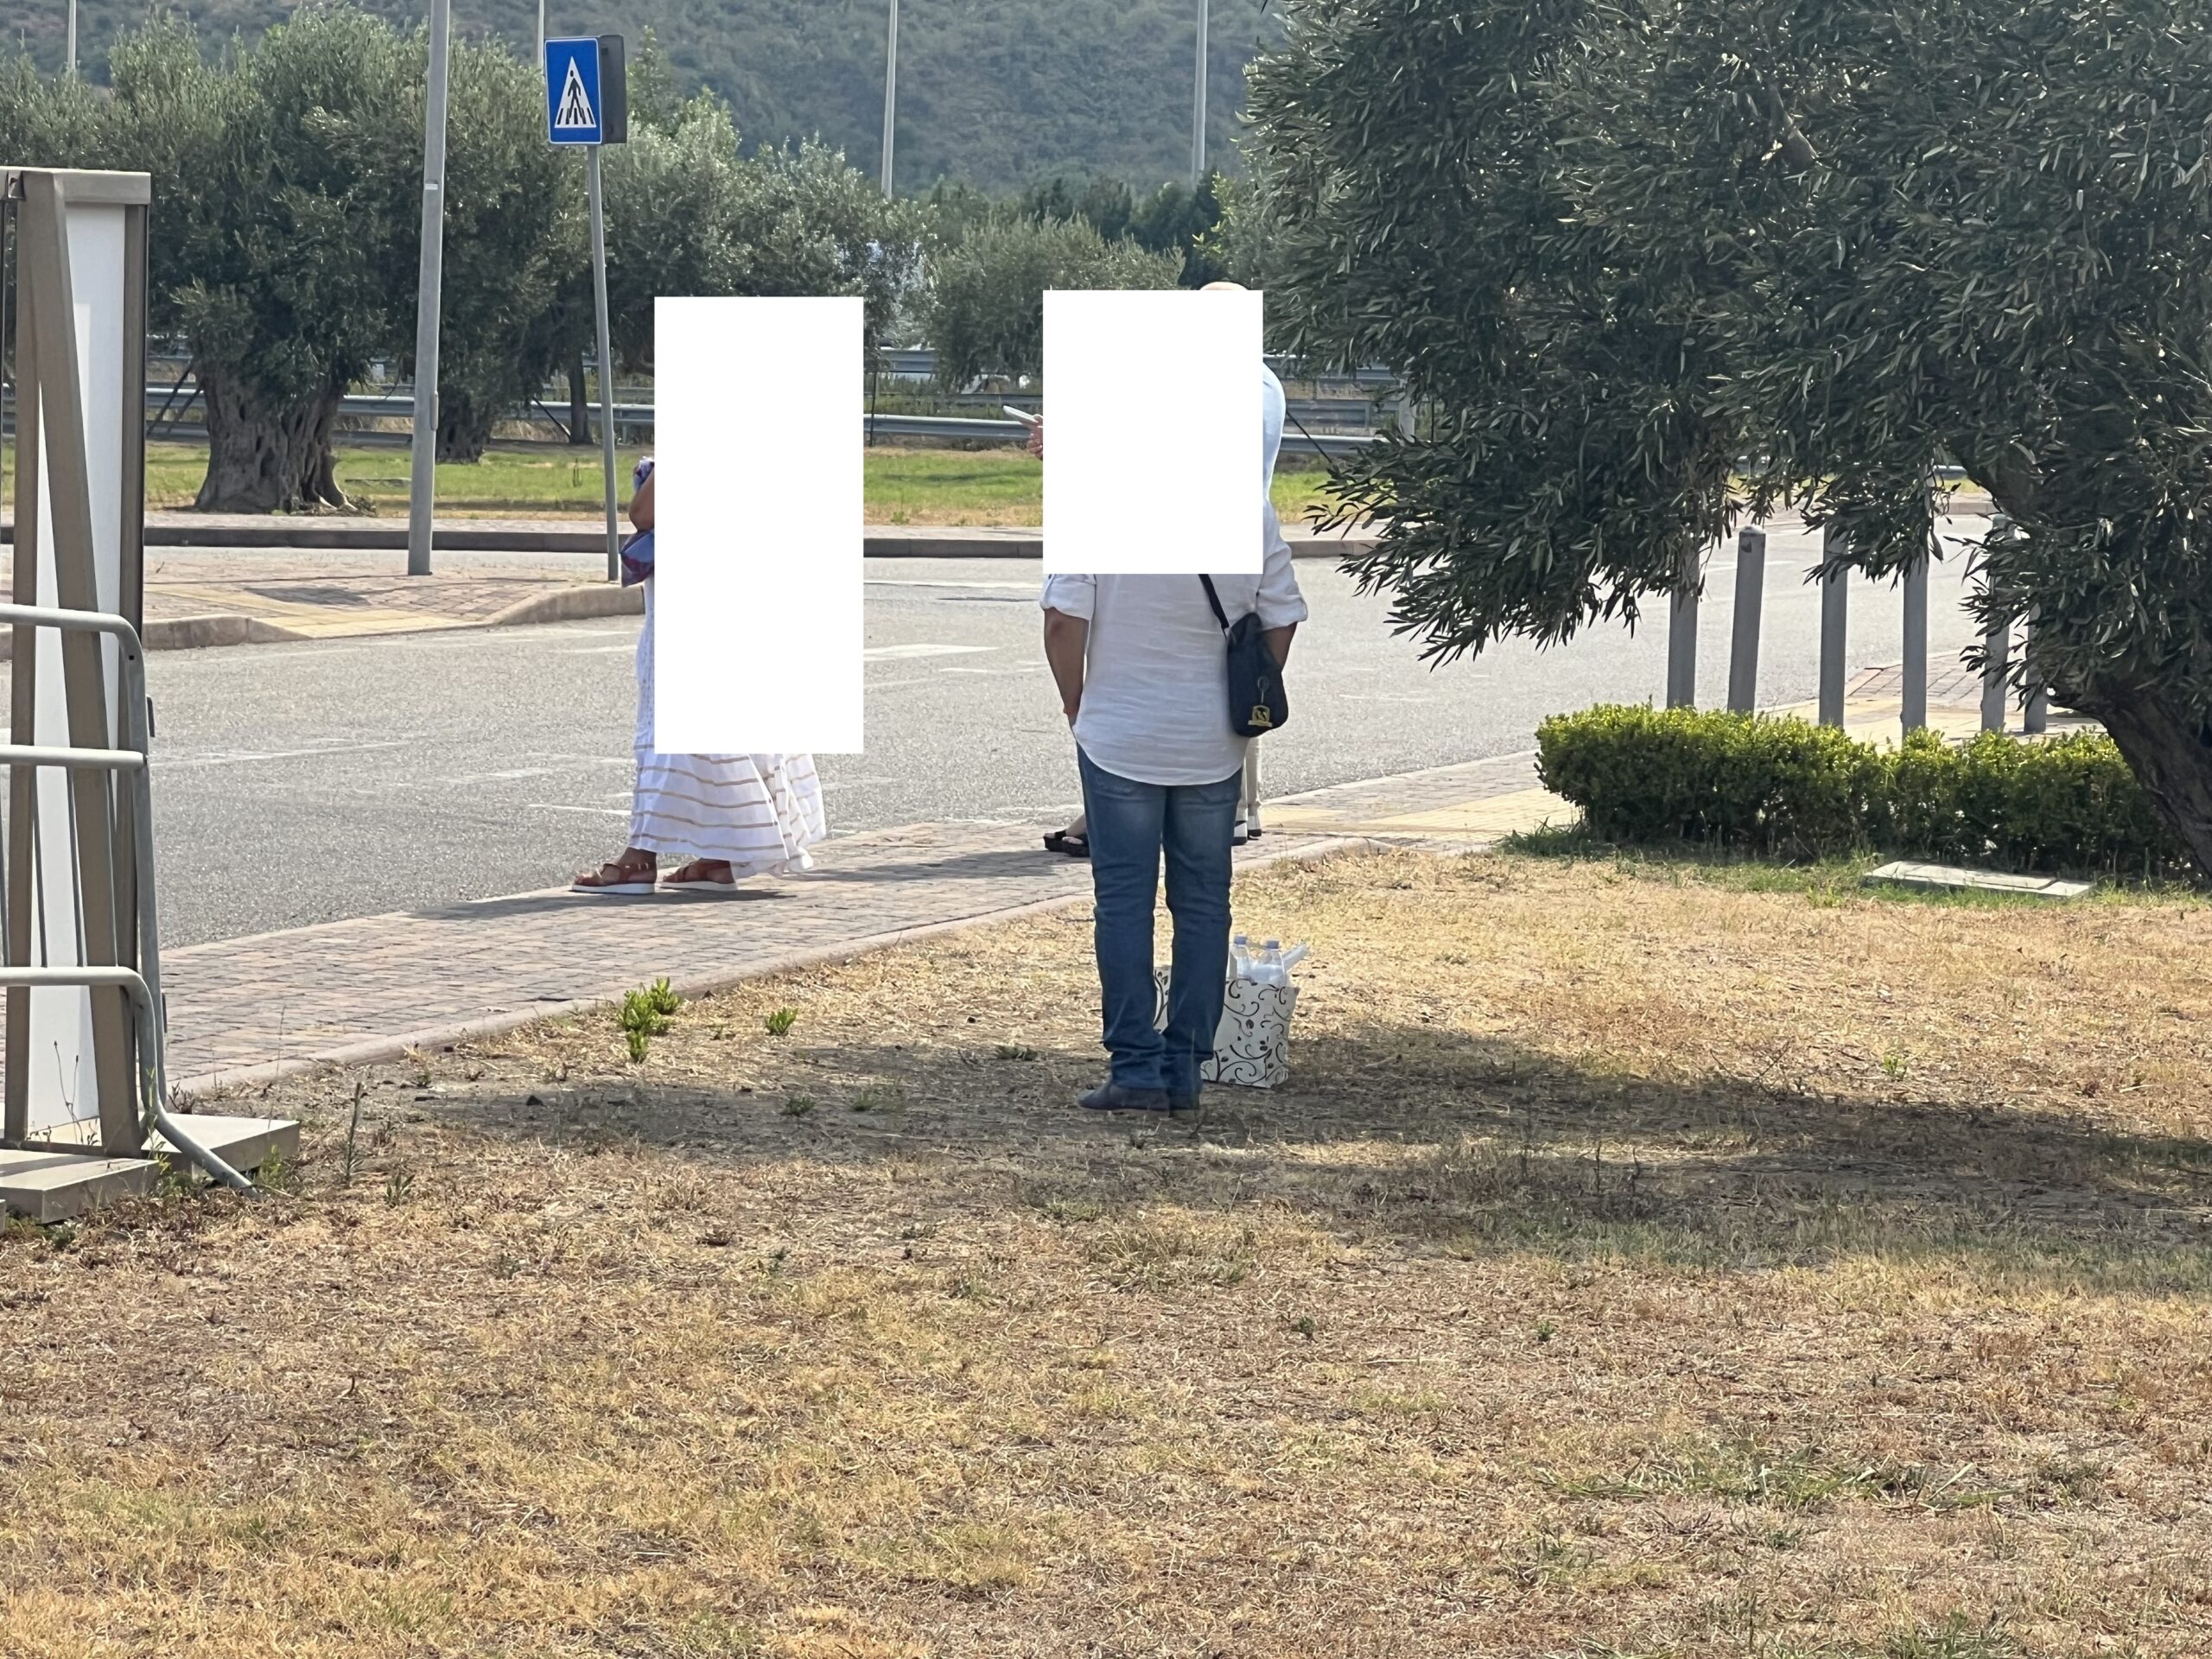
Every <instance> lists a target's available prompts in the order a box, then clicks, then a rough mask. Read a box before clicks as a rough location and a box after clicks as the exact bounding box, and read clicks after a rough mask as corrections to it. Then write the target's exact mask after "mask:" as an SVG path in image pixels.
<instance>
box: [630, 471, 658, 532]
mask: <svg viewBox="0 0 2212 1659" xmlns="http://www.w3.org/2000/svg"><path fill="white" fill-rule="evenodd" d="M630 522H631V523H632V524H634V525H636V526H637V527H638V528H639V530H641V531H645V530H651V529H652V527H653V475H652V474H651V473H647V474H645V482H644V483H642V484H640V485H639V486H638V487H637V490H636V493H633V494H632V496H631V497H630Z"/></svg>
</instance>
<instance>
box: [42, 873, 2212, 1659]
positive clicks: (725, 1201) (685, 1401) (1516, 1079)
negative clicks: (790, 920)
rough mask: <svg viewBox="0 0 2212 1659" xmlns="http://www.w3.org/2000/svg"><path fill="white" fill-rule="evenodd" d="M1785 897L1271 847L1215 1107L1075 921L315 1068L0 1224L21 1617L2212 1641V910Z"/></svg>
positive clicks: (484, 1628)
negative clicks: (215, 1189) (91, 1215)
mask: <svg viewBox="0 0 2212 1659" xmlns="http://www.w3.org/2000/svg"><path fill="white" fill-rule="evenodd" d="M1760 885H1761V884H1760V883H1759V882H1758V881H1756V880H1751V879H1748V878H1745V877H1742V876H1739V875H1732V874H1729V873H1726V872H1701V871H1699V870H1695V869H1684V868H1667V867H1663V866H1662V867H1639V866H1625V865H1616V864H1613V863H1611V862H1605V861H1598V862H1585V863H1573V862H1563V861H1549V860H1537V859H1530V858H1525V857H1513V856H1499V857H1479V858H1473V859H1466V860H1459V861H1446V860H1434V859H1428V858H1425V857H1422V856H1419V855H1411V854H1404V855H1377V856H1373V857H1360V858H1347V859H1344V860H1340V861H1335V862H1332V863H1329V864H1325V865H1322V866H1319V867H1312V868H1279V869H1276V870H1274V871H1271V872H1268V873H1266V874H1262V875H1259V876H1256V877H1255V878H1253V879H1251V880H1247V881H1246V882H1245V883H1244V884H1243V887H1242V888H1241V890H1240V895H1239V913H1240V918H1243V921H1244V923H1245V924H1246V925H1250V926H1252V927H1253V928H1255V929H1264V930H1265V931H1267V932H1269V933H1274V934H1280V935H1281V936H1282V937H1285V938H1293V937H1295V938H1310V939H1312V940H1313V944H1314V954H1313V963H1312V964H1311V971H1310V973H1308V974H1307V976H1306V981H1305V983H1306V993H1305V1001H1304V1004H1303V1006H1302V1007H1301V1009H1300V1016H1299V1017H1300V1031H1299V1040H1298V1044H1297V1047H1296V1058H1295V1074H1294V1086H1293V1087H1291V1088H1290V1089H1288V1090H1285V1091H1282V1092H1280V1093H1278V1094H1275V1095H1274V1096H1267V1095H1261V1094H1252V1093H1236V1094H1233V1095H1223V1096H1216V1097H1215V1099H1214V1102H1213V1103H1212V1105H1211V1109H1210V1111H1209V1116H1208V1119H1207V1121H1206V1122H1205V1125H1204V1126H1203V1128H1198V1129H1192V1128H1184V1127H1176V1128H1153V1129H1145V1128H1132V1126H1131V1125H1130V1124H1129V1123H1128V1122H1098V1121H1095V1120H1091V1119H1089V1118H1087V1117H1084V1116H1082V1115H1079V1114H1078V1113H1077V1112H1076V1111H1075V1110H1073V1109H1071V1107H1070V1106H1069V1104H1068V1096H1069V1094H1070V1091H1071V1090H1072V1089H1073V1088H1075V1087H1076V1086H1077V1084H1080V1083H1082V1082H1084V1081H1085V1080H1087V1079H1088V1078H1090V1077H1091V1076H1092V1075H1093V1073H1094V1071H1095V1070H1096V1052H1095V1050H1094V1047H1093V1044H1094V1041H1095V1028H1094V1026H1093V1021H1092V1016H1091V1014H1090V1011H1089V1010H1090V986H1089V979H1088V962H1087V956H1086V942H1087V941H1086V931H1085V927H1084V925H1083V923H1082V921H1081V919H1080V918H1077V917H1074V916H1062V917H1058V918H1047V919H1045V920H1039V921H1033V922H1029V923H1027V924H1024V925H1017V926H1011V927H1007V928H1005V929H1003V930H1001V931H992V932H987V933H975V934H969V935H965V936H961V937H957V938H950V939H945V940H940V941H937V942H934V943H931V944H925V945H920V946H917V947H914V948H912V949H908V950H901V951H897V952H892V953H887V954H883V955H879V956H874V957H868V958H865V959H863V960H861V961H858V962H855V963H850V964H848V965H845V966H842V967H837V968H831V969H823V970H820V971H817V972H810V973H806V974H802V975H797V976H791V977H789V978H785V979H783V980H779V981H774V982H761V983H756V984H753V985H750V986H747V987H746V988H742V989H740V990H737V991H734V992H731V993H726V994H723V995H716V996H715V997H712V998H710V999H707V1000H705V1001H700V1002H697V1003H695V1004H693V1005H691V1006H690V1007H686V1008H684V1009H683V1011H682V1012H681V1013H680V1014H678V1015H677V1017H676V1020H675V1027H674V1029H673V1031H672V1032H671V1033H669V1034H668V1035H666V1036H664V1037H661V1038H658V1039H655V1041H654V1043H653V1046H652V1052H651V1053H650V1055H649V1057H648V1058H647V1059H646V1061H645V1064H644V1065H642V1066H637V1067H632V1065H630V1064H629V1063H628V1061H627V1059H626V1056H625V1053H624V1051H623V1046H622V1044H621V1042H620V1039H619V1037H618V1035H617V1033H616V1031H615V1027H614V1024H613V1020H612V1019H611V1018H601V1019H597V1020H588V1021H582V1022H576V1023H572V1024H568V1025H562V1026H555V1027H545V1028H541V1029H537V1030H535V1031H532V1032H530V1033H523V1034H520V1035H518V1036H516V1037H514V1038H512V1039H506V1040H505V1041H501V1042H496V1043H491V1044H487V1045H486V1046H483V1047H481V1048H480V1049H477V1050H462V1051H461V1052H448V1053H441V1054H436V1055H430V1056H425V1057H423V1058H421V1060H420V1061H419V1063H418V1064H407V1065H396V1066H391V1067H387V1068H383V1069H380V1070H377V1071H371V1072H367V1073H364V1074H359V1075H358V1077H357V1075H356V1074H350V1073H349V1074H346V1075H343V1076H340V1075H332V1076H329V1077H323V1078H319V1079H313V1080H303V1081H301V1082H299V1083H296V1084H291V1085H287V1086H283V1087H280V1088H278V1089H277V1090H274V1091H273V1092H271V1094H270V1096H269V1097H268V1104H269V1105H270V1106H272V1107H277V1108H281V1109H284V1110H287V1111H292V1112H296V1113H298V1114H299V1115H301V1116H303V1117H304V1118H305V1119H306V1121H307V1122H308V1143H307V1153H306V1156H305V1158H304V1159H303V1160H302V1165H301V1166H300V1167H299V1168H298V1169H296V1170H295V1171H291V1172H289V1173H286V1174H284V1175H283V1176H282V1177H281V1178H280V1185H283V1188H284V1192H283V1196H281V1197H279V1198H274V1199H271V1200H270V1201H268V1202H266V1203H264V1204H261V1205H257V1206H254V1207H251V1208H241V1207H239V1206H238V1205H235V1204H233V1203H232V1202H231V1201H229V1200H226V1199H219V1198H200V1197H192V1196H187V1195H181V1194H180V1195H173V1196H171V1197H169V1198H166V1199H164V1200H162V1201H161V1202H158V1203H154V1204H149V1205H146V1206H143V1207H141V1208H136V1209H132V1210H130V1211H124V1212H118V1213H114V1214H111V1215H109V1216H107V1217H103V1218H100V1219H98V1220H95V1221H92V1222H91V1223H89V1224H86V1225H84V1226H82V1227H80V1228H79V1229H76V1230H74V1231H73V1233H67V1234H58V1235H49V1234H46V1233H41V1232H40V1231H37V1230H31V1229H28V1228H18V1229H16V1230H15V1231H14V1232H12V1233H11V1234H10V1236H8V1238H7V1239H6V1240H5V1242H4V1243H0V1310H4V1320H5V1322H4V1324H0V1363H3V1364H4V1372H3V1373H0V1387H4V1390H5V1406H4V1418H0V1421H4V1425H5V1429H4V1438H0V1651H4V1652H5V1653H6V1654H7V1655H8V1656H10V1659H28V1656H78V1655H111V1654H124V1653H130V1654H142V1653H143V1654H153V1653H161V1654H188V1655H194V1656H202V1655H205V1656H215V1655H219V1656H226V1659H227V1656H287V1659H296V1656H327V1655H340V1654H342V1655H347V1656H360V1659H382V1656H400V1655H407V1656H416V1655H456V1656H458V1655H468V1656H480V1655H514V1656H524V1655H575V1654H612V1655H634V1656H679V1655H683V1656H709V1655H741V1654H754V1653H759V1654H769V1655H791V1656H824V1659H827V1656H854V1659H882V1656H906V1655H914V1656H919V1655H932V1656H945V1659H954V1656H972V1655H1006V1656H1016V1655H1019V1656H1060V1655H1066V1656H1077V1655H1081V1656H1137V1655H1155V1654H1157V1655H1179V1656H1198V1655H1208V1656H1211V1655H1222V1656H1228V1655H1236V1656H1272V1655H1311V1656H1317V1659H1319V1656H1328V1659H1344V1656H1370V1655H1391V1656H1396V1655H1423V1656H1425V1655H1434V1654H1469V1655H1476V1654H1479V1655H1485V1656H1487V1655H1573V1656H1586V1659H1596V1656H1626V1655H1643V1656H1657V1655H1707V1654H1713V1655H1723V1654H1725V1655H1745V1656H1758V1659H1783V1656H1810V1655H1823V1656H1885V1659H1886V1656H1895V1659H1912V1656H1938V1655H1942V1656H1951V1659H2000V1656H2014V1655H2018V1656H2030V1655H2032V1656H2061V1655H2089V1654H2096V1655H2161V1656H2165V1655H2173V1656H2179V1655H2194V1654H2203V1653H2206V1652H2208V1651H2212V1317H2208V1309H2212V1227H2208V1220H2212V1141H2208V1135H2207V1130H2208V1121H2209V1120H2212V1100H2208V1081H2209V1080H2212V952H2208V950H2207V945H2208V942H2212V910H2208V908H2207V907H2206V906H2204V905H2203V904H2202V902H2201V901H2195V900H2190V899H2176V898H2171V897H2169V898H2165V899H2158V898H2155V897H2152V898H2140V899H2107V900H2100V901H2098V902H2095V903H2093V904H2089V905H2085V906H2078V907H2075V908H2070V909H2037V908H2030V907H2025V906H2016V905H1982V906H1960V905H1941V904H1932V903H1926V902H1916V901H1903V900H1894V899H1869V898H1863V897H1860V896H1859V895H1858V894H1856V893H1852V892H1849V891H1846V890H1834V889H1831V888H1829V887H1826V886H1824V885H1823V884H1822V883H1821V882H1820V881H1819V880H1812V881H1797V882H1795V883H1783V884H1780V887H1779V890H1765V891H1761V890H1758V887H1760ZM1766 885H1768V886H1769V887H1773V886H1774V884H1771V883H1769V884H1766ZM737 914H738V916H739V917H740V918H741V914H742V912H737ZM780 1007H790V1008H792V1009H795V1010H797V1013H798V1018H797V1022H796V1024H795V1025H794V1026H793V1027H791V1030H790V1031H789V1032H788V1033H787V1034H785V1035H784V1036H783V1037H781V1038H778V1037H774V1036H772V1035H771V1034H770V1033H769V1032H768V1030H767V1025H768V1016H769V1015H770V1014H772V1013H773V1012H774V1011H775V1010H777V1009H779V1008H780ZM357 1081H359V1082H360V1083H362V1084H365V1087H364V1089H363V1093H362V1100H361V1105H360V1109H359V1128H358V1131H357V1132H355V1133H354V1134H353V1136H352V1152H351V1154H350V1156H349V1154H348V1152H347V1146H348V1141H349V1131H348V1119H349V1116H350V1114H351V1110H352V1103H353V1098H354V1089H355V1084H356V1082H357ZM349 1164H350V1179H349Z"/></svg>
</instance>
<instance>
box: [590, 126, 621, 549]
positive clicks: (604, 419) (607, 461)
mask: <svg viewBox="0 0 2212 1659" xmlns="http://www.w3.org/2000/svg"><path fill="white" fill-rule="evenodd" d="M599 150H600V147H599V146H598V145H597V144H594V145H592V146H591V147H590V148H589V149H587V150H585V151H584V182H585V186H586V188H587V189H588V191H589V192H590V200H591V306H592V321H593V322H594V324H595V325H596V327H598V330H599V447H600V459H601V461H602V462H603V463H604V465H605V468H606V485H607V580H608V581H609V582H620V581H621V580H622V526H621V524H620V521H619V520H618V519H617V518H616V517H615V511H614V345H613V331H612V330H611V329H610V328H609V327H607V208H606V197H605V195H604V194H602V193H601V188H600V181H599Z"/></svg>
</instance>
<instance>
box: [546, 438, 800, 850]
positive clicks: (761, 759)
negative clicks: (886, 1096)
mask: <svg viewBox="0 0 2212 1659" xmlns="http://www.w3.org/2000/svg"><path fill="white" fill-rule="evenodd" d="M634 477H635V483H636V488H635V490H634V492H633V493H632V496H631V499H630V522H631V523H632V524H635V525H636V526H637V527H638V531H639V535H638V537H637V538H636V539H635V540H634V541H632V543H631V547H630V550H629V551H628V552H626V554H625V555H624V558H623V566H624V575H623V580H624V582H643V583H644V585H645V631H644V632H642V633H640V634H639V637H638V729H637V736H636V746H637V754H638V782H637V788H636V791H635V792H634V794H633V795H632V798H631V804H630V844H629V845H628V846H627V847H626V848H624V849H623V850H622V854H621V855H620V857H618V858H615V859H613V860H612V861H609V862H607V863H605V864H602V865H601V866H600V867H599V868H598V869H596V870H588V871H586V872H585V873H584V874H581V875H579V876H577V877H576V879H575V891H576V892H578V893H652V892H653V891H655V889H656V888H661V889H665V890H667V891H669V892H671V893H728V892H730V891H732V890H734V888H735V887H736V886H737V884H738V883H739V882H740V881H742V880H745V879H746V877H747V876H750V875H759V874H763V873H764V872H766V871H769V870H791V869H801V870H803V869H805V868H808V867H809V866H810V863H811V860H810V859H809V858H808V857H807V855H806V849H808V848H809V847H810V846H812V845H813V844H814V843H815V842H818V841H820V840H822V839H823V837H824V836H826V835H827V834H828V833H829V829H828V826H827V824H826V823H825V822H824V820H823V811H822V783H821V780H820V779H818V778H817V777H816V775H815V771H814V757H813V756H812V755H810V754H664V753H661V752H660V751H659V750H658V749H656V748H655V747H653V582H652V553H651V548H652V528H653V463H652V460H651V458H650V457H648V458H647V459H645V460H644V461H639V463H638V467H637V472H636V474H634ZM662 855H668V856H670V857H674V858H681V859H683V860H684V861H685V862H684V863H683V864H682V865H681V866H679V867H678V868H676V869H674V870H671V872H670V873H669V874H668V875H667V876H666V877H665V878H662V877H661V876H660V874H659V869H660V861H661V858H662Z"/></svg>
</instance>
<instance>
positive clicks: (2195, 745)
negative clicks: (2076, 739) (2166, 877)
mask: <svg viewBox="0 0 2212 1659" xmlns="http://www.w3.org/2000/svg"><path fill="white" fill-rule="evenodd" d="M2060 696H2061V698H2062V700H2063V702H2065V703H2066V704H2067V706H2068V707H2069V708H2074V709H2080V710H2081V711H2082V713H2083V714H2085V715H2088V716H2090V718H2092V719H2093V720H2095V721H2097V722H2098V723H2099V724H2101V726H2103V728H2105V730H2106V732H2107V734H2109V735H2110V736H2111V738H2112V741H2113V743H2115V744H2116V745H2118V746H2119V748H2120V755H2121V757H2122V758H2123V759H2124V760H2126V762H2127V766H2128V770H2130V771H2131V772H2133V773H2134V774H2135V777H2136V781H2137V782H2139V783H2140V784H2141V785H2143V788H2144V791H2145V793H2147V794H2148V795H2149V796H2150V798H2151V800H2152V804H2153V805H2155V806H2156V807H2157V808H2158V816H2159V817H2163V818H2164V820H2165V821H2166V823H2167V826H2168V827H2169V828H2171V829H2172V830H2173V832H2174V836H2175V838H2176V839H2177V841H2179V842H2181V844H2182V845H2183V847H2184V848H2186V849H2188V851H2189V861H2190V863H2191V864H2192V865H2194V866H2195V867H2196V879H2197V880H2198V881H2199V882H2200V883H2212V721H2208V720H2207V719H2206V717H2205V716H2204V715H2203V714H2202V712H2201V711H2200V710H2197V709H2191V708H2187V707H2184V706H2183V704H2182V702H2180V700H2179V699H2177V698H2176V697H2175V696H2173V695H2172V693H2171V692H2170V691H2162V690H2158V688H2156V687H2152V686H2147V685H2141V684H2134V683H2119V682H2112V681H2097V682H2094V683H2090V684H2088V685H2084V686H2078V687H2067V688H2063V689H2062V690H2061V692H2060Z"/></svg>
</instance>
